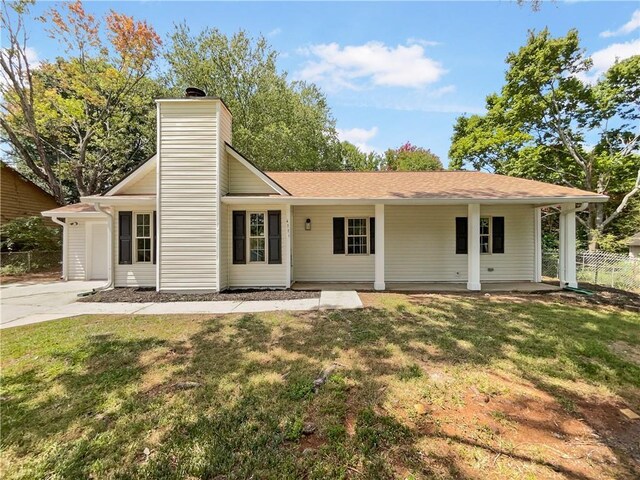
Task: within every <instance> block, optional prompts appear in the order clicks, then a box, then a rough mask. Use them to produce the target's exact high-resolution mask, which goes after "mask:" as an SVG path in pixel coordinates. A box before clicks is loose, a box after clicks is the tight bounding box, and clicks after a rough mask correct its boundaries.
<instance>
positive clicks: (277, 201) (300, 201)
mask: <svg viewBox="0 0 640 480" xmlns="http://www.w3.org/2000/svg"><path fill="white" fill-rule="evenodd" d="M608 200H609V197H605V196H599V197H586V196H585V197H530V198H310V197H289V196H283V197H262V196H243V197H239V196H238V197H236V196H224V197H222V202H223V203H227V204H229V205H249V204H254V205H255V204H263V205H281V204H290V205H372V204H376V203H378V204H384V205H467V204H469V203H479V204H481V205H535V206H538V205H543V204H544V205H548V204H560V203H571V202H576V203H582V202H593V203H603V202H606V201H608Z"/></svg>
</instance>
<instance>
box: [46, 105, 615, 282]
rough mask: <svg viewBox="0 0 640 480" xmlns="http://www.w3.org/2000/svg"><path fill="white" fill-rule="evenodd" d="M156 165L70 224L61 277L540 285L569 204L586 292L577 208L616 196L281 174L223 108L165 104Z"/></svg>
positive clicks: (568, 271) (395, 175) (72, 214)
mask: <svg viewBox="0 0 640 480" xmlns="http://www.w3.org/2000/svg"><path fill="white" fill-rule="evenodd" d="M157 105H158V138H157V142H158V149H157V154H156V155H155V156H153V157H152V158H150V159H149V160H148V161H147V162H146V163H144V164H143V165H141V166H140V167H139V168H137V169H136V170H135V171H134V172H132V173H131V174H130V175H129V176H128V177H126V178H125V179H124V180H122V181H121V182H120V183H118V184H117V185H116V186H114V187H113V188H112V189H111V190H109V191H108V192H106V193H104V194H103V195H97V196H91V197H84V198H82V202H83V204H80V205H72V206H68V207H62V208H58V209H56V210H50V211H47V212H43V214H44V215H45V216H49V217H59V218H64V219H65V220H66V228H65V232H64V252H65V254H64V278H66V279H69V280H71V279H100V278H104V279H105V280H107V281H108V285H110V286H111V285H113V286H116V287H138V286H142V287H155V288H156V289H157V290H158V291H189V292H198V291H220V290H224V289H227V288H249V287H259V288H266V287H269V288H288V287H290V286H291V285H292V283H293V282H296V281H297V282H370V283H372V284H373V285H374V287H375V288H376V289H385V287H386V282H461V283H466V285H467V288H469V289H470V290H479V289H480V288H481V283H482V282H497V281H532V282H534V281H539V280H540V277H541V271H540V269H541V231H540V218H541V215H540V210H541V207H544V206H550V205H560V206H561V215H560V236H561V242H560V252H561V265H560V267H561V268H560V271H561V280H562V281H563V282H564V283H567V284H569V285H574V286H575V285H576V273H575V211H576V208H577V206H576V204H579V203H583V202H605V201H606V200H607V197H606V196H602V195H597V194H595V193H591V192H587V191H583V190H577V189H574V188H567V187H561V186H557V185H551V184H546V183H541V182H535V181H531V180H524V179H520V178H514V177H506V176H500V175H493V174H488V173H480V172H367V173H360V172H286V173H283V172H277V173H276V172H273V173H265V172H262V171H261V170H259V169H258V168H256V167H255V166H254V165H253V164H252V163H251V162H250V161H249V160H247V159H246V158H244V157H243V156H242V154H241V153H239V152H238V151H236V150H235V149H234V148H233V147H232V146H231V145H232V138H231V122H232V116H231V113H230V112H229V110H228V109H227V107H226V106H225V104H224V103H223V102H222V101H221V100H220V99H218V98H212V97H186V98H178V99H163V100H158V101H157Z"/></svg>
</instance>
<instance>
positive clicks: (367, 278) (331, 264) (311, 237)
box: [293, 205, 375, 282]
mask: <svg viewBox="0 0 640 480" xmlns="http://www.w3.org/2000/svg"><path fill="white" fill-rule="evenodd" d="M374 215H375V212H374V207H373V205H371V206H367V205H363V206H296V207H294V219H293V275H294V276H293V278H294V281H299V282H334V281H336V282H373V277H374V264H373V262H374V258H375V257H374V256H373V255H344V254H340V255H334V254H333V218H334V217H345V222H346V218H368V217H373V216H374ZM307 218H309V219H311V230H305V229H304V223H305V221H306V219H307Z"/></svg>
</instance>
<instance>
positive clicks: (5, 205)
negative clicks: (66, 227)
mask: <svg viewBox="0 0 640 480" xmlns="http://www.w3.org/2000/svg"><path fill="white" fill-rule="evenodd" d="M59 205H60V204H59V203H58V202H56V200H55V198H54V197H53V195H50V194H48V193H47V192H45V191H44V190H43V189H42V188H40V187H39V186H38V185H36V184H35V183H33V182H32V181H31V180H29V179H27V178H25V177H23V176H22V175H21V174H20V173H18V172H17V171H16V170H14V169H13V168H11V167H10V166H9V165H7V164H6V163H4V162H0V225H4V224H5V223H7V222H9V221H11V220H13V219H14V218H22V217H33V216H35V215H40V212H42V211H43V210H49V209H51V208H56V207H58V206H59ZM47 223H49V224H50V225H52V226H53V225H54V223H53V222H51V221H50V220H48V221H47Z"/></svg>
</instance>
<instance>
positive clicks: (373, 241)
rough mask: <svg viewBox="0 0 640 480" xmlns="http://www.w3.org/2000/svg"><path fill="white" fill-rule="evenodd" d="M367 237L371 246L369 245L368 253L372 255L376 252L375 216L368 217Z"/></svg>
mask: <svg viewBox="0 0 640 480" xmlns="http://www.w3.org/2000/svg"><path fill="white" fill-rule="evenodd" d="M369 238H370V239H371V240H370V241H371V246H370V247H369V253H370V254H371V255H373V254H374V253H376V218H375V217H371V218H370V219H369Z"/></svg>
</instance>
